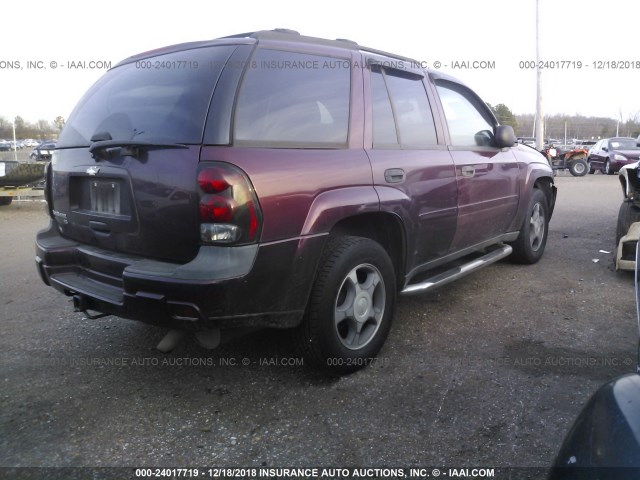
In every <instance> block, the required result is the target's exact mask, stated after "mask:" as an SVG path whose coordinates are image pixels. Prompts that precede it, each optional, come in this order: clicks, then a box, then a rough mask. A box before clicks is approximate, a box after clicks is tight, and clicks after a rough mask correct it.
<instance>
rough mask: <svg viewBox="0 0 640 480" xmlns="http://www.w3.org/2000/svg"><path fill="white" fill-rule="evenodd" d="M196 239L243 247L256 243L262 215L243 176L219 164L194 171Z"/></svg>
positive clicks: (234, 168) (205, 165) (253, 193)
mask: <svg viewBox="0 0 640 480" xmlns="http://www.w3.org/2000/svg"><path fill="white" fill-rule="evenodd" d="M197 182H198V187H199V194H200V238H201V240H202V241H203V242H205V243H225V244H236V245H238V244H246V243H253V242H256V241H257V240H258V235H259V233H260V227H261V224H262V216H261V212H260V207H259V205H258V199H257V198H256V195H255V192H254V190H253V187H252V186H251V183H250V182H249V179H248V178H247V176H246V175H245V174H244V173H243V172H242V171H241V170H240V169H238V168H237V167H234V166H233V165H230V164H227V163H221V162H205V163H202V164H201V166H200V169H199V171H198V178H197Z"/></svg>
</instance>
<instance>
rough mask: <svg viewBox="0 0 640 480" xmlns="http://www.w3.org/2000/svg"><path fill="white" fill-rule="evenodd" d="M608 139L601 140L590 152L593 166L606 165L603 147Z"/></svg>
mask: <svg viewBox="0 0 640 480" xmlns="http://www.w3.org/2000/svg"><path fill="white" fill-rule="evenodd" d="M605 142H606V140H599V141H598V143H596V144H595V145H594V146H593V148H592V150H591V153H590V154H589V161H590V162H591V168H594V169H601V168H603V167H604V152H603V151H602V147H603V145H604V143H605Z"/></svg>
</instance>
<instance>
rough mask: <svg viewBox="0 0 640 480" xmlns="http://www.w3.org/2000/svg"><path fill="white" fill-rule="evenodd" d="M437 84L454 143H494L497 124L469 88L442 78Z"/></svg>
mask: <svg viewBox="0 0 640 480" xmlns="http://www.w3.org/2000/svg"><path fill="white" fill-rule="evenodd" d="M436 88H437V89H438V94H439V96H440V101H441V102H442V108H443V109H444V115H445V117H446V118H447V126H448V127H449V135H450V136H451V144H452V145H454V146H463V147H467V146H479V147H489V146H493V145H494V136H493V128H494V124H493V121H492V119H491V117H490V116H489V114H488V113H487V111H486V110H485V107H484V105H480V100H479V99H478V97H477V96H476V95H475V94H474V93H472V92H471V91H470V90H469V89H467V88H465V87H463V86H462V85H458V84H456V83H453V82H448V81H443V80H438V81H437V82H436Z"/></svg>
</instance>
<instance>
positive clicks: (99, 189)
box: [69, 175, 132, 223]
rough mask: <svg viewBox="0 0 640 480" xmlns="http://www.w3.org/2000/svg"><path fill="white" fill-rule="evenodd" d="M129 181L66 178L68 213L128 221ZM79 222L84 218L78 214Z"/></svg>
mask: <svg viewBox="0 0 640 480" xmlns="http://www.w3.org/2000/svg"><path fill="white" fill-rule="evenodd" d="M131 209H132V198H131V188H130V186H129V183H128V182H127V180H126V179H124V178H117V177H110V178H95V177H86V176H80V175H78V176H71V177H70V178H69V210H70V213H71V215H72V216H73V215H80V216H81V217H82V218H84V217H87V216H88V217H99V218H100V219H103V218H109V219H113V220H122V221H129V220H131V216H132V212H131ZM76 220H77V221H79V222H80V223H83V222H84V221H83V220H81V219H80V217H78V218H77V219H76Z"/></svg>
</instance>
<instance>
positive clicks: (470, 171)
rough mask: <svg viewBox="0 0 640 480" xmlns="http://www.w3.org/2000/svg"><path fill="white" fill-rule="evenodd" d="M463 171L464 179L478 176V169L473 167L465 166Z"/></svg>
mask: <svg viewBox="0 0 640 480" xmlns="http://www.w3.org/2000/svg"><path fill="white" fill-rule="evenodd" d="M461 171H462V176H463V177H473V176H474V175H475V174H476V169H475V168H474V167H472V166H471V165H465V166H464V167H462V169H461Z"/></svg>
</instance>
